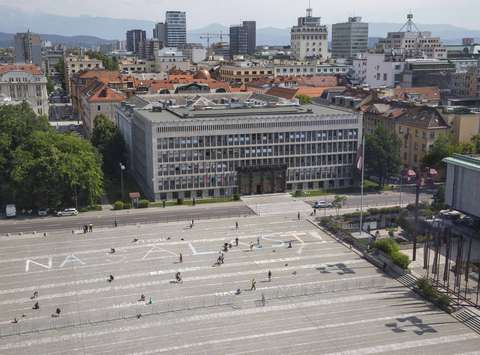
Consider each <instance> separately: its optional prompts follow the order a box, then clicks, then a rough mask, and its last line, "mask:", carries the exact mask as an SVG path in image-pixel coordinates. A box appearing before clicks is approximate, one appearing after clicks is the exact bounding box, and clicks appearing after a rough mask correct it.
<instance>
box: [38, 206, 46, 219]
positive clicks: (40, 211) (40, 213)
mask: <svg viewBox="0 0 480 355" xmlns="http://www.w3.org/2000/svg"><path fill="white" fill-rule="evenodd" d="M37 214H38V215H39V216H40V217H45V216H46V215H48V208H39V209H38V212H37Z"/></svg>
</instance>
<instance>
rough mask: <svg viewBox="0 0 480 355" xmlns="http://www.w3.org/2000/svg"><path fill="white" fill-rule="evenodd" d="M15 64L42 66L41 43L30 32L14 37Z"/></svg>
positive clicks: (38, 38) (37, 37)
mask: <svg viewBox="0 0 480 355" xmlns="http://www.w3.org/2000/svg"><path fill="white" fill-rule="evenodd" d="M15 63H19V64H22V63H24V64H35V65H36V66H38V67H41V66H42V41H41V40H40V36H39V35H37V34H34V33H32V32H30V31H28V32H25V33H17V34H16V35H15Z"/></svg>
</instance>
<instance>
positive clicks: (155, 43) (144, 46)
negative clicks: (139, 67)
mask: <svg viewBox="0 0 480 355" xmlns="http://www.w3.org/2000/svg"><path fill="white" fill-rule="evenodd" d="M162 48H163V43H162V42H160V40H158V39H147V40H145V41H142V42H140V45H139V48H138V53H137V54H138V57H139V58H140V59H144V60H155V55H156V54H157V52H158V51H159V50H160V49H162Z"/></svg>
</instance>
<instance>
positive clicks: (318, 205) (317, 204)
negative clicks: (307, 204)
mask: <svg viewBox="0 0 480 355" xmlns="http://www.w3.org/2000/svg"><path fill="white" fill-rule="evenodd" d="M332 207H333V205H332V203H331V202H327V201H315V203H314V204H313V208H315V209H316V208H332Z"/></svg>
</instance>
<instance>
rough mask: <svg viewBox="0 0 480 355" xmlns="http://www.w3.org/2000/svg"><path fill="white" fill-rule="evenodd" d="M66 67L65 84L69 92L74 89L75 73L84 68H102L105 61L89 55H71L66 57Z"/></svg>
mask: <svg viewBox="0 0 480 355" xmlns="http://www.w3.org/2000/svg"><path fill="white" fill-rule="evenodd" d="M63 60H64V63H65V65H64V68H65V73H64V75H65V86H66V89H67V92H68V93H70V92H71V89H72V83H71V81H72V80H71V79H72V77H73V75H75V74H76V73H78V72H80V71H82V70H101V69H103V63H102V61H101V60H99V59H90V58H89V57H87V56H75V55H69V56H66V57H64V59H63Z"/></svg>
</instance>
